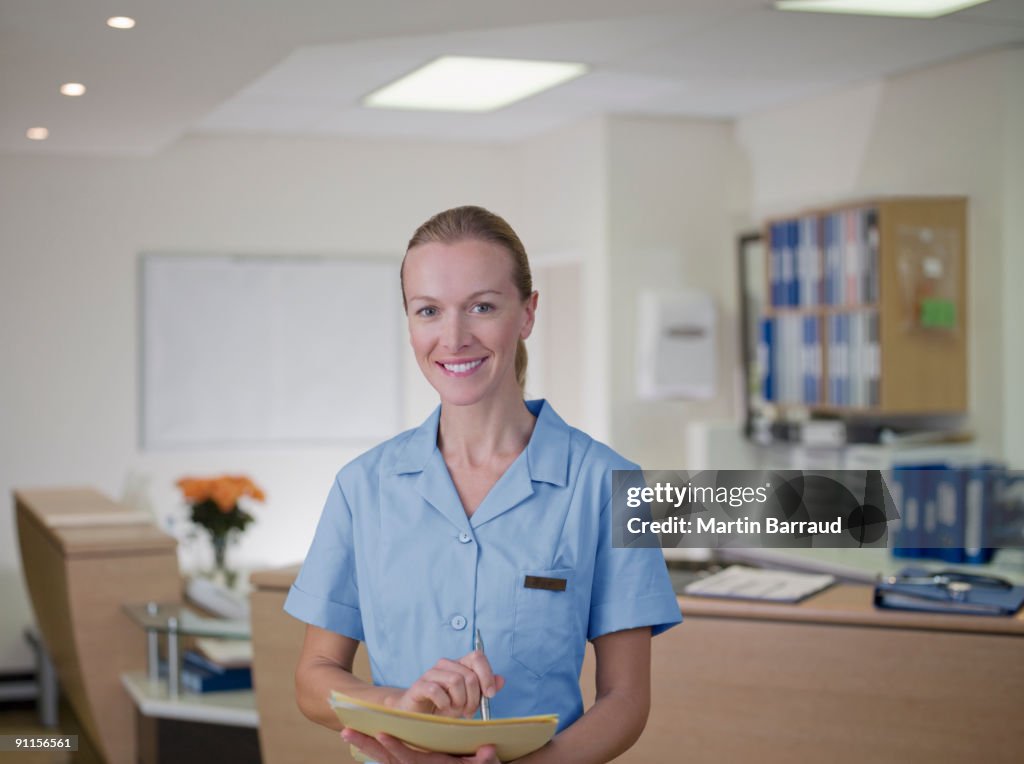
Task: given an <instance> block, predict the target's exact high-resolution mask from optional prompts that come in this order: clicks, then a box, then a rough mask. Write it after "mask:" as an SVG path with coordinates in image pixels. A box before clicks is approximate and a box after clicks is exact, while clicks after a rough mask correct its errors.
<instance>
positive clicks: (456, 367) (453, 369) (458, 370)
mask: <svg viewBox="0 0 1024 764" xmlns="http://www.w3.org/2000/svg"><path fill="white" fill-rule="evenodd" d="M486 360H487V359H486V358H477V359H474V360H472V361H459V362H458V363H441V362H440V361H438V362H437V365H438V366H440V367H441V368H442V369H444V372H445V374H447V375H448V376H451V377H468V376H469V375H470V374H472V373H473V372H475V371H476V370H477V369H479V368H480V367H481V366H482V365H483V362H484V361H486Z"/></svg>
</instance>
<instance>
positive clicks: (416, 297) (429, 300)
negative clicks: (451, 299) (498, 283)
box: [409, 289, 502, 302]
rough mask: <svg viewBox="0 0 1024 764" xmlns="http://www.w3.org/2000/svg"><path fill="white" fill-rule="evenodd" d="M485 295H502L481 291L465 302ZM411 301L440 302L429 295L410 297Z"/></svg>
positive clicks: (491, 291) (496, 292) (496, 291)
mask: <svg viewBox="0 0 1024 764" xmlns="http://www.w3.org/2000/svg"><path fill="white" fill-rule="evenodd" d="M485 294H496V295H501V294H502V293H501V291H500V290H498V289H481V290H480V291H478V292H473V294H471V295H470V296H469V297H467V298H466V300H475V299H476V298H477V297H481V296H482V295H485ZM413 300H426V301H427V302H440V300H438V299H437V298H436V297H430V296H429V295H419V294H418V295H415V296H414V297H410V298H409V302H412V301H413Z"/></svg>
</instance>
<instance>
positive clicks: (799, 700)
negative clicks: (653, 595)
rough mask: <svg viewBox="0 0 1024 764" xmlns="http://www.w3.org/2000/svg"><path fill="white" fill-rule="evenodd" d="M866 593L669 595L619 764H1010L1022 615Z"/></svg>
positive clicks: (588, 674)
mask: <svg viewBox="0 0 1024 764" xmlns="http://www.w3.org/2000/svg"><path fill="white" fill-rule="evenodd" d="M871 591H872V590H871V587H869V586H863V585H858V586H851V585H839V586H834V587H833V588H831V589H828V590H826V591H824V592H822V593H820V594H818V595H817V596H815V597H812V598H810V599H808V600H806V601H805V602H803V603H801V604H799V605H774V604H769V603H749V602H739V601H729V600H712V599H700V598H693V597H680V598H679V606H680V609H681V610H682V612H683V617H684V619H685V620H684V623H683V624H681V625H680V626H677V627H676V628H674V629H671V630H670V631H668V632H666V633H664V634H662V635H660V636H658V637H657V638H655V639H654V641H653V643H652V649H653V666H652V677H651V678H652V706H651V715H650V719H649V721H648V723H647V729H646V730H645V732H644V734H643V737H642V738H641V739H640V741H639V742H638V743H637V744H636V746H634V747H633V748H632V749H631V750H630V751H629V752H628V753H627V754H626V755H625V756H623V757H622V758H621V761H624V762H636V764H661V763H662V762H673V761H685V762H688V764H693V763H697V762H709V763H711V762H713V763H714V764H720V763H721V762H734V761H735V762H741V761H757V762H794V761H827V762H829V764H841V763H842V762H851V763H852V762H858V763H860V762H865V761H871V762H901V763H905V762H939V761H986V762H994V761H1006V762H1010V761H1015V762H1016V761H1020V760H1021V756H1022V752H1024V727H1022V726H1021V724H1020V715H1021V712H1022V711H1024V613H1019V614H1018V615H1017V616H1016V617H1015V618H989V617H978V616H940V615H931V614H924V613H906V612H897V611H888V610H877V609H876V608H875V607H874V606H873V605H872V602H871ZM587 653H588V657H587V664H585V665H584V669H583V686H584V698H585V699H588V700H589V699H590V698H592V697H593V685H592V676H593V664H592V660H593V650H592V648H591V647H590V646H588V649H587Z"/></svg>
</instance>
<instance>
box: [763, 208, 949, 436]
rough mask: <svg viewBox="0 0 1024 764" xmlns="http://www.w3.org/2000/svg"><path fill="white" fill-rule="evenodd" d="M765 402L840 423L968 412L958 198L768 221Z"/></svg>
mask: <svg viewBox="0 0 1024 764" xmlns="http://www.w3.org/2000/svg"><path fill="white" fill-rule="evenodd" d="M764 241H765V243H766V246H765V253H766V254H765V256H766V258H767V259H768V262H767V266H768V267H767V269H766V270H767V284H766V288H767V291H766V295H767V300H766V309H765V313H764V317H763V319H762V336H761V337H760V344H761V352H760V353H759V357H760V359H761V361H760V362H759V364H758V365H759V367H761V368H760V372H761V380H762V396H763V398H764V401H765V402H766V403H769V404H773V405H776V406H779V407H783V408H785V407H787V406H799V407H805V408H807V409H809V410H810V411H812V412H815V413H822V414H833V415H838V416H844V415H849V416H856V415H871V416H885V415H932V414H959V413H963V412H965V411H966V409H967V324H966V320H967V302H966V294H967V290H966V272H967V268H966V261H967V239H966V199H964V198H962V197H943V198H895V199H871V200H866V201H861V202H856V203H851V204H845V205H839V206H834V207H827V208H821V209H813V210H806V211H804V212H801V213H800V214H798V215H795V216H792V217H787V218H778V219H773V220H769V221H767V222H766V223H765V232H764Z"/></svg>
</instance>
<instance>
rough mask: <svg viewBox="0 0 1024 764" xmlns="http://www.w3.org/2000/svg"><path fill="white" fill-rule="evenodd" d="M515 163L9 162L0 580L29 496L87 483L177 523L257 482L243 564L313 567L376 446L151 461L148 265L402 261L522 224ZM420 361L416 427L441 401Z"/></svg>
mask: <svg viewBox="0 0 1024 764" xmlns="http://www.w3.org/2000/svg"><path fill="white" fill-rule="evenodd" d="M513 160H514V158H513V156H512V155H511V153H510V152H509V151H508V150H507V149H505V150H502V149H494V148H480V147H476V148H474V147H454V146H445V145H430V144H422V145H417V144H411V143H399V142H395V141H387V142H378V141H370V140H362V141H355V140H351V141H344V140H284V139H258V138H199V137H193V138H188V139H186V140H183V141H181V142H179V143H178V144H176V145H174V146H173V147H171V148H170V149H168V150H167V151H165V152H164V153H162V154H160V155H159V156H156V157H153V158H146V159H91V158H61V157H29V156H14V155H0V178H2V183H0V358H2V359H3V369H4V373H3V374H0V402H2V403H0V493H2V495H3V496H4V497H7V498H5V499H4V500H3V501H2V502H0V568H6V569H19V568H20V561H19V557H18V553H17V548H16V546H17V544H16V539H15V537H14V521H13V516H12V503H13V502H12V501H11V500H10V498H9V497H10V492H11V490H12V489H13V488H15V487H29V486H37V485H76V484H85V485H91V486H95V487H96V488H98V489H99V490H100V491H102V492H104V493H106V494H108V495H110V496H113V497H115V498H117V497H120V496H121V494H122V489H123V487H124V486H125V482H126V479H127V477H128V476H129V475H130V474H131V475H133V476H134V477H137V478H141V479H143V480H144V479H146V478H148V480H149V494H150V500H151V503H152V505H153V508H154V509H155V510H156V511H158V512H159V513H160V514H169V513H172V512H174V511H176V510H179V509H182V507H181V504H180V501H179V498H178V495H177V491H176V489H175V488H174V485H173V483H174V480H175V479H176V478H178V477H180V476H181V475H183V474H188V473H199V474H210V473H213V472H219V471H240V472H244V473H247V474H249V475H251V476H252V477H253V478H254V479H255V480H256V481H257V482H258V483H260V484H261V485H262V486H263V487H264V488H265V489H266V491H267V492H268V495H269V496H268V502H267V504H266V506H265V507H264V508H261V509H259V510H258V512H257V513H256V514H257V518H258V522H257V523H255V524H254V525H253V527H252V528H251V529H250V530H249V531H248V532H247V533H246V534H245V537H244V538H243V540H242V543H241V545H240V546H239V547H238V548H237V549H234V550H232V552H233V554H236V555H237V559H238V560H239V561H240V562H242V563H245V562H247V561H251V562H257V561H258V562H261V563H263V562H266V563H275V564H276V563H287V562H293V561H295V560H297V559H300V558H301V557H302V556H303V555H304V554H305V551H306V548H307V546H308V543H309V540H310V538H311V537H312V530H313V527H314V524H315V522H316V519H317V517H318V515H319V512H320V509H321V507H322V506H323V501H324V498H325V497H326V494H327V490H328V488H329V486H330V481H331V478H332V476H333V474H334V472H335V471H336V470H337V469H338V468H339V467H340V466H341V465H342V464H343V463H344V462H345V461H347V460H348V459H350V458H351V457H353V456H355V455H356V454H357V453H358V451H359V450H362V449H347V450H346V449H341V448H332V449H306V450H272V449H262V450H239V451H216V452H206V451H195V452H172V453H140V451H139V449H138V445H137V431H138V398H137V382H136V374H137V367H138V354H137V350H138V339H137V336H136V318H137V305H136V299H137V297H136V279H137V270H136V268H137V265H136V259H137V255H138V253H139V252H142V251H153V250H161V251H182V252H189V251H202V252H249V253H257V254H259V253H272V254H289V253H333V254H347V253H351V254H357V255H367V254H369V255H377V254H387V255H392V256H400V255H401V253H402V252H403V251H404V249H405V243H406V242H407V241H408V238H409V236H410V235H411V234H412V232H413V230H414V229H415V227H416V226H417V225H418V224H419V223H421V222H422V221H423V220H425V219H426V218H427V217H428V216H429V215H431V214H433V213H434V212H437V211H439V210H441V209H443V208H445V207H448V206H453V205H456V204H465V203H478V204H483V205H485V206H488V207H491V208H492V209H494V210H495V211H498V212H500V213H501V214H504V215H506V216H508V217H509V219H510V220H515V219H517V218H519V217H521V203H520V188H519V185H518V183H516V182H513V183H502V182H496V179H498V180H501V179H508V178H518V177H519V175H518V170H517V167H516V165H515V163H514V161H513ZM395 289H398V285H397V284H396V285H395ZM183 309H185V306H183ZM340 350H341V349H339V348H330V347H325V348H323V352H325V353H330V352H340ZM406 358H407V363H408V367H407V388H406V389H407V393H406V402H407V406H406V416H405V419H406V422H407V424H408V425H410V426H411V425H414V424H418V423H419V422H420V421H421V420H422V418H423V417H425V416H426V414H427V413H428V412H429V410H430V409H431V408H432V407H433V405H435V404H434V396H433V391H432V390H431V389H430V388H429V387H428V386H427V385H426V383H425V382H423V381H422V379H421V377H420V375H419V372H418V370H417V369H416V367H415V365H414V364H413V363H412V361H411V360H409V359H408V355H406ZM211 371H213V372H214V373H216V370H211ZM221 371H222V373H224V374H230V373H231V370H230V369H223V370H221ZM243 383H244V381H243ZM4 639H5V637H4V636H3V635H0V643H2V642H3V641H4ZM7 653H11V654H14V655H16V656H20V657H21V658H22V659H23V660H24V661H25V662H27V660H28V654H27V652H26V651H25V650H24V648H23V647H22V646H21V645H20V641H19V638H18V636H17V635H16V634H15V636H13V637H11V638H10V639H8V640H7V643H5V644H0V666H3V665H4V664H5V660H4V658H5V655H6V654H7Z"/></svg>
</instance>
